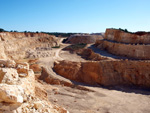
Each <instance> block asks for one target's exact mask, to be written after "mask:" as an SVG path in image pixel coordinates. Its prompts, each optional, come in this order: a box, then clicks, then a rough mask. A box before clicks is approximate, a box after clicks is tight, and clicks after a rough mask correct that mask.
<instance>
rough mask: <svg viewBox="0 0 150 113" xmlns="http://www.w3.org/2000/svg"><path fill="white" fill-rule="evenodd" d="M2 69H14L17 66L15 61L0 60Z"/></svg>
mask: <svg viewBox="0 0 150 113" xmlns="http://www.w3.org/2000/svg"><path fill="white" fill-rule="evenodd" d="M0 64H1V66H0V67H8V68H14V67H15V66H16V63H15V61H13V60H9V59H8V60H7V59H0Z"/></svg>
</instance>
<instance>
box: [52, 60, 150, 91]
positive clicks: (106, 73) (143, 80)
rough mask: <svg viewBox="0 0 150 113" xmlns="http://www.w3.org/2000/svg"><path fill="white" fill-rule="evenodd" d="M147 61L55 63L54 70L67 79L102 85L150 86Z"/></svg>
mask: <svg viewBox="0 0 150 113" xmlns="http://www.w3.org/2000/svg"><path fill="white" fill-rule="evenodd" d="M149 68H150V62H149V61H128V60H127V61H125V60H118V61H99V62H71V61H60V62H59V63H55V66H54V71H55V72H56V73H58V74H59V75H61V76H64V77H66V78H68V79H71V80H74V81H78V82H84V83H87V84H99V85H103V86H121V85H123V86H136V87H144V88H150V71H149Z"/></svg>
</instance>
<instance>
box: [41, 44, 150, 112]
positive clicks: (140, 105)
mask: <svg viewBox="0 0 150 113" xmlns="http://www.w3.org/2000/svg"><path fill="white" fill-rule="evenodd" d="M65 46H67V45H62V48H63V47H65ZM62 48H59V49H53V52H54V56H52V57H48V58H41V59H40V64H41V65H43V66H44V67H46V68H47V69H48V70H49V73H51V74H52V75H53V76H56V77H58V78H59V79H65V78H63V77H61V76H59V75H57V74H56V73H55V72H53V70H52V67H53V63H54V61H55V60H64V59H65V60H70V61H85V60H84V59H82V58H81V57H80V56H77V55H76V54H70V53H69V52H65V51H62V50H61V49H62ZM68 81H69V80H68ZM69 82H70V81H69ZM83 86H84V87H86V88H88V89H91V90H92V91H85V90H79V89H75V88H70V87H65V86H61V85H59V86H57V85H55V87H56V88H57V90H53V91H52V90H49V89H51V86H50V85H45V86H44V87H45V88H46V90H47V92H48V98H49V100H50V101H51V102H52V103H54V104H58V105H61V106H62V107H65V108H66V109H68V111H69V112H70V113H150V91H142V90H135V89H126V88H125V89H124V88H119V90H110V89H107V88H101V87H92V86H86V85H83Z"/></svg>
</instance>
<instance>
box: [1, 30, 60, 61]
mask: <svg viewBox="0 0 150 113" xmlns="http://www.w3.org/2000/svg"><path fill="white" fill-rule="evenodd" d="M0 37H1V38H2V39H4V40H3V41H0V52H1V55H0V58H3V59H6V58H10V59H15V60H17V59H22V58H25V57H28V54H27V53H28V51H29V50H30V49H31V50H34V49H35V48H37V47H48V48H49V47H52V46H58V45H59V42H60V39H59V38H57V37H55V36H53V35H48V34H44V33H13V32H12V33H10V32H2V33H0Z"/></svg>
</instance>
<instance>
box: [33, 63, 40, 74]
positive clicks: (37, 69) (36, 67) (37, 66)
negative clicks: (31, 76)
mask: <svg viewBox="0 0 150 113" xmlns="http://www.w3.org/2000/svg"><path fill="white" fill-rule="evenodd" d="M30 69H32V70H33V71H34V72H35V73H37V72H41V71H42V68H41V67H40V66H39V65H38V64H31V65H30Z"/></svg>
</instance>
